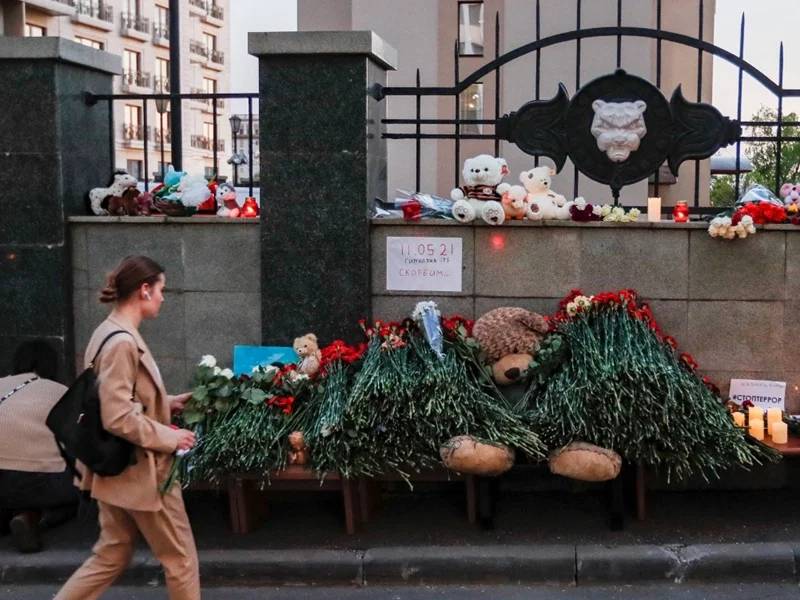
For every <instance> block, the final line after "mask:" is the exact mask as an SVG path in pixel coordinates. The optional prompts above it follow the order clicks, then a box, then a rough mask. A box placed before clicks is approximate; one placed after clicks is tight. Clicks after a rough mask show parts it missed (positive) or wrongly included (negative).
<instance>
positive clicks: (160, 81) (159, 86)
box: [153, 77, 169, 94]
mask: <svg viewBox="0 0 800 600" xmlns="http://www.w3.org/2000/svg"><path fill="white" fill-rule="evenodd" d="M153 91H154V92H155V93H156V94H160V93H167V92H169V77H153Z"/></svg>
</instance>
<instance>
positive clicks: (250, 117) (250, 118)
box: [247, 98, 261, 197]
mask: <svg viewBox="0 0 800 600" xmlns="http://www.w3.org/2000/svg"><path fill="white" fill-rule="evenodd" d="M258 131H259V132H260V131H261V128H260V127H259V129H258ZM259 135H260V134H259ZM247 137H248V139H249V142H248V148H247V152H248V156H249V157H250V158H249V160H248V161H247V180H248V183H249V186H248V194H247V195H248V196H250V197H252V196H253V162H254V159H255V156H254V154H253V99H252V98H248V99H247Z"/></svg>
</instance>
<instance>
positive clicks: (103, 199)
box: [89, 170, 137, 215]
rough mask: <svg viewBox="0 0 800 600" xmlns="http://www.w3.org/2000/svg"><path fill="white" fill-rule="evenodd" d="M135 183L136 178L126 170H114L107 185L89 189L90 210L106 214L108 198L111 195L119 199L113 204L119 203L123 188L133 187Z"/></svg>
mask: <svg viewBox="0 0 800 600" xmlns="http://www.w3.org/2000/svg"><path fill="white" fill-rule="evenodd" d="M136 183H137V182H136V178H135V177H134V176H133V175H129V174H128V172H127V171H123V170H117V171H114V175H113V177H112V178H111V183H109V184H108V187H99V188H94V189H92V190H91V191H89V206H90V207H91V209H92V212H93V213H94V214H96V215H107V214H108V210H107V209H106V206H107V205H108V203H109V201H110V199H111V198H113V197H117V198H119V199H120V200H119V201H117V202H116V203H115V205H119V204H120V203H121V202H122V200H121V199H122V194H123V193H124V192H125V190H127V189H129V188H135V187H136Z"/></svg>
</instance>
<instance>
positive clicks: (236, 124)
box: [229, 114, 242, 187]
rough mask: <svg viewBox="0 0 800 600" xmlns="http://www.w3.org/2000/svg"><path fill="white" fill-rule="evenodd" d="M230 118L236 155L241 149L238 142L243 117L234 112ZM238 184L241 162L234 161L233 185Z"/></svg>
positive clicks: (234, 153)
mask: <svg viewBox="0 0 800 600" xmlns="http://www.w3.org/2000/svg"><path fill="white" fill-rule="evenodd" d="M229 120H230V122H231V133H232V134H233V155H234V156H236V153H237V152H238V151H239V149H238V147H237V144H236V142H237V139H238V135H239V128H240V127H241V126H242V118H241V117H240V116H239V115H237V114H233V115H231V118H230V119H229ZM237 185H239V163H238V162H234V164H233V187H236V186H237Z"/></svg>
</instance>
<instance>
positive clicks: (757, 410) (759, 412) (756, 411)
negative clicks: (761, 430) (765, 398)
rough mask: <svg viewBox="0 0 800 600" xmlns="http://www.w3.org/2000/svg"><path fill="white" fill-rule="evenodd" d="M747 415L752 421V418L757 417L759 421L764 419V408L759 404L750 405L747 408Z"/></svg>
mask: <svg viewBox="0 0 800 600" xmlns="http://www.w3.org/2000/svg"><path fill="white" fill-rule="evenodd" d="M747 416H748V418H749V419H750V420H751V421H752V420H753V419H758V420H759V421H763V420H764V409H763V408H761V407H760V406H751V407H750V408H748V409H747Z"/></svg>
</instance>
